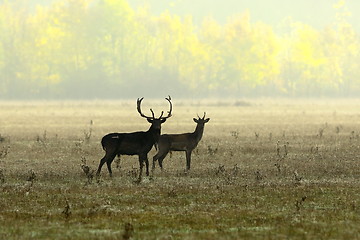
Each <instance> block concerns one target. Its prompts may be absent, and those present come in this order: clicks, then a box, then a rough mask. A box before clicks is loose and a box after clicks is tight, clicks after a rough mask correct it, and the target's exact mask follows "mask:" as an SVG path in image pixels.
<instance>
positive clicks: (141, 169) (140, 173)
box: [138, 156, 144, 183]
mask: <svg viewBox="0 0 360 240" xmlns="http://www.w3.org/2000/svg"><path fill="white" fill-rule="evenodd" d="M139 164H140V171H139V178H138V182H139V183H140V182H141V176H142V171H143V167H144V160H143V158H142V157H141V156H139Z"/></svg>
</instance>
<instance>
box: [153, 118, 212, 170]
mask: <svg viewBox="0 0 360 240" xmlns="http://www.w3.org/2000/svg"><path fill="white" fill-rule="evenodd" d="M209 120H210V118H207V119H205V114H204V117H203V118H200V117H199V118H198V119H196V118H194V122H196V123H197V125H196V128H195V131H194V132H192V133H182V134H163V135H161V136H160V138H159V142H158V153H157V154H156V155H155V156H154V157H153V169H154V168H155V162H156V161H157V160H158V161H159V166H160V168H161V169H162V168H163V166H162V162H163V160H164V158H165V157H166V155H167V154H168V153H169V152H170V151H184V152H185V153H186V169H187V170H190V165H191V153H192V151H193V150H194V149H195V148H196V147H197V145H198V143H199V142H200V140H201V138H202V136H203V133H204V127H205V123H207V122H208V121H209Z"/></svg>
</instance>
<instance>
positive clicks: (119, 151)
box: [96, 97, 172, 180]
mask: <svg viewBox="0 0 360 240" xmlns="http://www.w3.org/2000/svg"><path fill="white" fill-rule="evenodd" d="M166 100H168V101H169V103H170V111H169V112H168V116H167V117H162V115H163V113H164V112H162V113H161V116H160V117H159V118H155V117H154V113H153V111H152V109H150V110H151V112H152V114H153V116H152V117H146V116H145V115H144V114H142V112H141V109H140V105H141V101H142V98H141V99H138V102H137V105H138V106H137V109H138V112H139V113H140V115H141V116H142V117H145V118H146V119H147V121H148V122H149V123H151V126H150V128H149V130H148V131H146V132H144V131H139V132H131V133H109V134H107V135H105V136H104V137H103V138H102V140H101V145H102V147H103V149H104V151H105V156H104V157H103V158H102V159H101V160H100V164H99V167H98V170H97V173H96V174H97V175H98V176H99V175H100V172H101V168H102V166H103V165H104V164H105V163H106V165H107V168H108V171H109V175H110V176H112V170H111V163H112V162H113V160H114V158H115V156H118V157H120V155H138V156H139V164H140V173H139V180H141V175H142V169H143V165H144V162H145V164H146V175H147V176H148V175H149V161H148V157H147V154H148V153H149V151H150V150H151V148H152V147H153V145H155V144H156V143H157V142H158V140H159V137H160V133H161V124H162V123H164V122H165V121H166V119H167V118H169V117H170V116H171V111H172V104H171V101H170V100H171V98H170V97H169V98H166Z"/></svg>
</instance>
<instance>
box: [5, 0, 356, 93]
mask: <svg viewBox="0 0 360 240" xmlns="http://www.w3.org/2000/svg"><path fill="white" fill-rule="evenodd" d="M28 2H29V1H24V0H14V1H2V2H1V4H0V98H2V99H19V98H23V99H32V98H44V99H48V98H50V99H64V98H71V99H85V98H109V99H112V98H128V97H132V98H133V97H138V96H141V95H146V96H150V97H158V96H162V97H163V96H166V95H167V94H169V93H170V94H173V95H174V94H176V96H178V97H189V96H199V97H222V96H228V97H252V96H285V97H313V96H339V97H341V96H359V92H360V54H359V51H360V38H359V33H358V32H357V31H356V30H355V29H354V27H353V26H352V25H351V24H350V23H349V22H348V21H347V19H348V17H349V15H350V12H349V10H348V9H347V7H346V4H344V2H343V1H340V2H339V4H337V5H335V6H334V7H335V8H336V9H337V14H336V17H335V19H336V20H335V21H334V22H332V23H329V25H328V26H327V27H325V28H323V29H316V28H313V27H311V26H310V25H307V24H304V23H301V22H295V21H292V20H291V19H290V18H289V19H285V20H284V21H283V22H282V23H281V24H279V26H281V31H279V30H278V29H277V31H275V30H274V28H273V27H272V26H271V25H268V24H266V23H263V22H252V21H251V17H250V13H249V12H244V13H240V14H239V15H235V16H231V17H229V19H228V21H227V22H226V23H225V24H220V23H218V22H217V21H216V20H214V19H213V18H211V17H206V18H204V19H203V21H202V23H201V24H194V22H193V19H192V17H191V16H181V17H180V16H177V15H174V14H171V13H169V12H163V13H162V14H159V15H153V14H151V13H150V11H149V9H148V8H147V7H140V8H136V9H135V8H132V7H131V6H130V5H129V3H128V2H127V1H126V0H65V1H61V0H54V1H53V2H52V3H51V4H49V5H37V6H35V7H34V6H29V4H27V3H28ZM329 4H330V3H329Z"/></svg>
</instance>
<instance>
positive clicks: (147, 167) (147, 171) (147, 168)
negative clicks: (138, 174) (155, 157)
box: [144, 156, 149, 176]
mask: <svg viewBox="0 0 360 240" xmlns="http://www.w3.org/2000/svg"><path fill="white" fill-rule="evenodd" d="M144 161H145V164H146V176H149V159H148V158H147V156H146V158H145V160H144Z"/></svg>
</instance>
